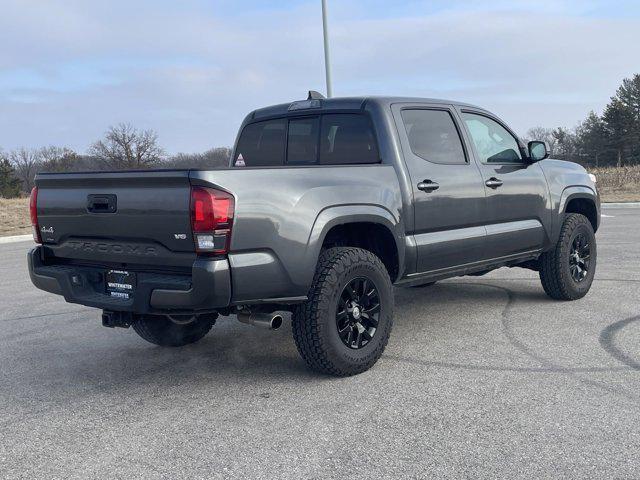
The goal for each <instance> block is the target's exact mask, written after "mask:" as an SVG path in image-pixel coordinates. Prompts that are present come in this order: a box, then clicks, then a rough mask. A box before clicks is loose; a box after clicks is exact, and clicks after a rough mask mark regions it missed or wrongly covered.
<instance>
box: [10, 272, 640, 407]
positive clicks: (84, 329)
mask: <svg viewBox="0 0 640 480" xmlns="http://www.w3.org/2000/svg"><path fill="white" fill-rule="evenodd" d="M511 287H513V288H511ZM514 288H517V291H516V290H514ZM395 297H396V320H395V326H394V332H393V334H392V338H391V341H390V344H389V346H388V347H387V350H386V354H385V355H384V356H383V358H382V359H381V361H380V362H379V364H378V365H377V366H376V367H374V369H373V370H372V373H370V374H375V372H376V370H378V369H381V370H383V371H384V370H393V369H394V368H397V364H398V362H401V363H406V364H409V365H413V366H415V367H416V368H420V367H441V368H447V369H466V370H482V371H487V370H493V371H512V372H523V373H527V372H549V373H559V374H567V375H578V374H581V373H582V374H587V373H594V372H611V371H619V370H630V369H635V370H638V369H640V363H639V362H637V361H636V360H634V359H633V358H631V357H629V356H628V355H627V354H625V353H624V352H622V350H620V349H618V348H617V347H616V345H615V339H616V336H617V335H618V334H619V332H620V331H621V330H622V329H623V328H625V327H626V326H627V325H629V324H630V323H632V322H635V321H638V320H640V316H639V317H633V318H630V319H626V320H621V321H618V322H616V323H614V324H612V325H610V326H608V327H606V328H605V329H604V330H603V331H602V334H601V335H600V344H601V345H602V347H603V348H604V350H605V351H606V352H608V353H609V354H610V355H611V356H612V357H613V358H615V359H616V360H618V361H620V362H621V363H623V365H620V366H592V367H591V366H588V367H575V368H570V367H565V366H563V365H560V364H559V363H557V362H556V361H554V360H553V359H552V358H547V357H546V356H544V355H542V354H540V353H537V352H536V351H535V350H534V349H533V348H532V347H531V346H529V345H527V344H526V343H525V342H524V341H522V340H520V339H519V338H518V336H517V335H516V334H515V333H514V330H513V327H512V325H511V319H510V315H511V312H512V310H513V309H514V307H515V304H516V300H517V301H518V302H528V303H529V304H534V305H541V304H544V303H548V302H552V301H551V300H549V299H548V298H547V297H546V296H545V295H544V293H543V292H541V291H540V290H539V289H538V288H537V287H536V289H535V290H534V289H532V288H531V287H530V286H529V285H527V284H526V282H523V283H522V285H520V284H518V286H514V285H513V284H511V285H510V288H507V287H504V286H502V285H496V284H493V283H484V282H477V281H473V282H447V283H442V284H437V285H435V286H433V287H429V288H426V289H396V291H395ZM532 315H535V311H534V312H532ZM465 319H466V321H463V320H465ZM287 320H288V317H287ZM471 320H473V321H475V322H476V323H475V328H478V329H485V330H486V329H488V328H493V329H494V330H495V333H494V334H501V335H503V336H504V337H505V338H506V339H507V340H508V342H509V343H510V344H511V345H512V347H513V348H515V349H516V350H518V351H519V352H520V353H521V354H522V355H523V356H524V357H526V358H525V359H526V360H528V362H529V363H530V364H531V365H530V366H529V365H525V366H513V365H512V364H510V363H509V362H508V361H505V360H504V359H503V360H500V358H498V359H497V361H493V363H491V358H490V357H489V362H487V363H483V364H475V363H471V362H466V361H464V360H463V361H461V362H455V361H454V362H447V361H439V360H438V359H437V353H436V354H435V356H436V358H433V359H429V357H433V356H434V353H433V352H432V351H431V350H430V349H428V348H424V349H423V348H420V347H421V339H424V338H426V336H427V334H434V336H433V337H432V340H433V338H436V339H438V342H445V343H446V342H448V341H449V340H450V339H454V338H458V339H460V338H462V340H463V342H462V343H464V342H465V341H466V342H469V344H470V345H471V344H473V342H474V341H476V339H477V337H476V336H474V331H473V328H471V329H470V324H469V322H470V321H471ZM94 322H95V323H94ZM98 322H99V319H98V315H97V314H94V313H91V312H87V311H80V312H77V313H76V314H75V316H73V315H72V316H71V317H70V318H69V319H68V320H67V324H66V325H63V326H61V327H60V330H56V332H62V328H63V327H66V328H68V327H69V325H68V323H72V324H74V325H73V326H74V329H73V333H72V334H62V333H61V334H60V335H59V336H58V335H57V333H56V332H54V333H53V334H52V333H50V332H49V333H47V332H43V331H42V329H36V328H29V329H27V328H25V329H24V330H23V331H22V333H23V336H22V338H21V339H20V340H19V341H17V342H15V343H14V342H6V340H5V345H6V347H5V348H8V349H9V350H14V351H13V352H6V353H7V354H10V355H14V356H16V357H21V359H20V361H22V362H25V363H24V364H25V365H29V368H28V370H27V371H23V372H22V378H21V381H22V382H23V387H24V386H25V385H24V384H25V382H26V384H27V385H28V386H29V388H30V389H31V391H32V393H33V394H35V395H43V396H46V395H48V394H49V393H51V389H53V390H54V391H55V390H59V389H60V388H61V386H64V387H63V388H65V389H71V390H75V391H76V393H90V392H91V391H93V390H98V391H103V392H104V391H110V392H111V393H115V392H118V391H119V390H126V391H127V393H128V394H132V393H134V392H135V389H136V387H141V388H142V387H143V386H148V385H150V384H153V385H155V386H156V388H159V389H160V388H164V387H167V386H169V387H171V386H177V385H185V384H189V385H191V386H196V387H197V386H198V385H201V386H203V387H205V386H212V385H216V384H217V385H219V384H221V383H223V382H227V381H229V382H236V383H237V382H249V383H251V382H254V383H255V382H257V383H260V382H263V381H265V379H266V380H271V381H272V380H273V379H274V378H276V379H278V380H280V381H283V382H287V383H291V382H318V381H334V380H335V379H333V378H332V377H325V376H321V375H318V374H316V373H314V372H311V371H309V370H308V369H307V368H306V366H305V365H304V362H303V361H302V360H301V359H300V358H299V356H298V353H297V351H296V347H295V344H294V342H293V339H292V337H291V332H290V327H289V322H288V321H285V324H284V326H283V328H281V329H280V330H278V331H275V332H265V331H261V330H259V329H255V328H253V327H249V326H246V325H243V324H239V323H238V322H237V321H236V319H235V318H234V317H229V318H221V319H219V321H218V324H217V325H216V326H215V327H214V328H213V330H212V332H211V333H210V335H209V336H207V337H205V339H203V340H202V341H201V342H199V343H197V344H194V345H190V346H186V347H182V348H178V349H166V348H161V347H156V346H152V345H149V344H146V343H145V342H144V341H143V340H141V339H139V338H138V337H137V336H136V335H135V333H134V332H133V331H131V330H128V331H122V330H115V331H113V330H108V329H104V328H102V327H101V326H98V325H97V324H98ZM465 338H466V339H467V340H465ZM45 342H46V348H45V349H44V350H43V349H42V345H43V344H45ZM12 345H13V346H12ZM407 346H408V347H409V348H408V350H409V352H405V351H404V350H405V349H406V347H407ZM416 347H417V348H416ZM487 348H489V345H487ZM416 352H417V353H416ZM425 357H426V358H425ZM448 358H450V357H448ZM454 358H457V357H454ZM462 358H464V355H463V356H462ZM10 375H11V374H10ZM364 375H369V374H367V373H365V374H364ZM346 381H349V380H348V379H347V380H346ZM580 381H584V382H586V383H591V384H594V385H595V386H597V387H598V388H602V389H605V390H609V391H612V390H615V389H613V388H612V387H609V386H608V385H607V384H604V383H603V382H599V381H595V380H589V379H583V378H580ZM9 383H11V382H9ZM615 391H616V393H620V392H619V391H617V390H615ZM625 395H626V393H625ZM633 400H634V401H636V400H637V398H636V396H635V395H633Z"/></svg>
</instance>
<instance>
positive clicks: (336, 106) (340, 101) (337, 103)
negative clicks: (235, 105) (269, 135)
mask: <svg viewBox="0 0 640 480" xmlns="http://www.w3.org/2000/svg"><path fill="white" fill-rule="evenodd" d="M304 101H305V100H294V101H292V102H289V103H281V104H279V105H272V106H269V107H264V108H259V109H256V110H254V111H253V112H251V113H250V114H249V115H248V117H249V118H251V119H258V118H264V117H273V116H279V115H287V114H289V113H290V112H291V111H290V110H289V107H290V106H291V105H292V104H294V103H297V102H304ZM369 102H372V103H378V104H380V105H382V106H387V105H391V104H393V103H425V104H436V105H437V104H442V105H457V106H460V107H469V108H476V109H479V110H484V108H481V107H478V106H476V105H471V104H468V103H463V102H458V101H454V100H443V99H438V98H419V97H390V96H384V97H383V96H380V97H379V96H362V97H333V98H323V99H321V100H320V107H314V108H308V109H297V110H295V113H300V112H303V111H313V110H318V109H320V110H359V109H361V108H363V106H364V105H365V104H366V103H369Z"/></svg>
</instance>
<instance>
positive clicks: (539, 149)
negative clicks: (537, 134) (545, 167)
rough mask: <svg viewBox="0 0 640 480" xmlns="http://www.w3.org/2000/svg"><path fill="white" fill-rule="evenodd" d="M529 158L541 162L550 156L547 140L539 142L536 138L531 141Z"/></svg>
mask: <svg viewBox="0 0 640 480" xmlns="http://www.w3.org/2000/svg"><path fill="white" fill-rule="evenodd" d="M528 146H529V158H530V159H531V161H532V162H539V161H540V160H544V159H545V158H549V149H548V148H547V144H546V142H539V141H537V140H534V141H533V142H529V145H528Z"/></svg>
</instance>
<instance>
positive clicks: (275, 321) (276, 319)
mask: <svg viewBox="0 0 640 480" xmlns="http://www.w3.org/2000/svg"><path fill="white" fill-rule="evenodd" d="M281 326H282V315H274V316H273V317H271V330H278V329H279V328H280V327H281Z"/></svg>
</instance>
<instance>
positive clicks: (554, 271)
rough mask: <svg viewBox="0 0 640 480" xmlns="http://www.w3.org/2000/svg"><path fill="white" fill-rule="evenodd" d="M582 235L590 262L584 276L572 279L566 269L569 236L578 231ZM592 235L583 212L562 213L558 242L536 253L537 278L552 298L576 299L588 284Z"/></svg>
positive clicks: (594, 253)
mask: <svg viewBox="0 0 640 480" xmlns="http://www.w3.org/2000/svg"><path fill="white" fill-rule="evenodd" d="M580 233H582V234H584V235H586V237H587V239H588V241H589V242H590V246H591V252H590V265H589V269H588V271H587V276H586V277H585V278H584V279H583V280H581V281H580V282H576V281H575V280H574V279H573V278H572V276H571V273H570V268H569V257H570V251H571V246H572V244H573V240H574V239H575V237H576V236H577V235H578V234H580ZM596 258H597V250H596V237H595V234H594V232H593V227H592V225H591V222H589V220H588V219H587V217H585V216H584V215H580V214H578V213H570V214H567V215H565V218H564V222H563V223H562V227H561V229H560V238H559V239H558V243H557V244H556V246H555V247H554V248H553V250H550V251H549V252H545V253H543V254H542V255H541V256H540V281H541V282H542V287H543V288H544V291H545V292H546V294H547V295H549V296H550V297H551V298H553V299H555V300H577V299H579V298H582V297H584V296H585V295H586V294H587V293H588V292H589V289H590V288H591V284H592V283H593V277H594V275H595V271H596Z"/></svg>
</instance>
